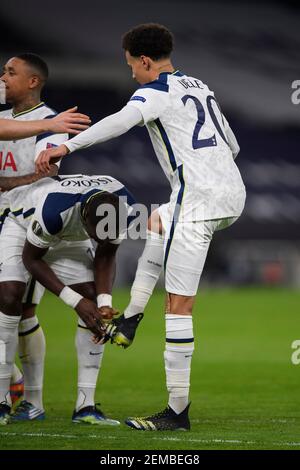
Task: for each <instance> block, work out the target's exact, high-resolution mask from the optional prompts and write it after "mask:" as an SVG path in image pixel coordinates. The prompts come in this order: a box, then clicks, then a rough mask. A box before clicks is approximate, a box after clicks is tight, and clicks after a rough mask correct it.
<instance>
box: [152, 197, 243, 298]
mask: <svg viewBox="0 0 300 470" xmlns="http://www.w3.org/2000/svg"><path fill="white" fill-rule="evenodd" d="M158 212H159V215H160V218H161V222H162V226H163V229H164V233H165V243H164V266H165V287H166V291H167V292H168V293H170V294H177V295H185V296H189V297H191V296H194V295H196V294H197V290H198V286H199V282H200V278H201V274H202V271H203V267H204V264H205V260H206V256H207V253H208V249H209V245H210V242H211V240H212V237H213V234H214V232H215V231H217V230H222V229H224V228H226V227H229V225H232V224H233V223H234V222H235V221H236V220H237V219H238V217H227V218H224V219H215V220H203V221H195V222H177V223H176V222H174V221H173V218H172V214H170V207H169V204H163V205H162V206H160V207H159V208H158Z"/></svg>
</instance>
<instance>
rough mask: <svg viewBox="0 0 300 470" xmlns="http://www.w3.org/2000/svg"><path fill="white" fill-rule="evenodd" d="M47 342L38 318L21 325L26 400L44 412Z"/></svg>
mask: <svg viewBox="0 0 300 470" xmlns="http://www.w3.org/2000/svg"><path fill="white" fill-rule="evenodd" d="M45 352H46V341H45V336H44V333H43V330H42V328H41V326H40V325H39V321H38V318H37V317H36V316H34V317H31V318H27V319H26V320H23V321H21V322H20V325H19V357H20V361H21V364H22V368H23V373H24V400H26V401H28V402H29V403H32V405H33V406H36V407H37V408H39V409H40V410H43V378H44V360H45Z"/></svg>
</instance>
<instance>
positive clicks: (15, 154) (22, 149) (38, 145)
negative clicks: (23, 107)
mask: <svg viewBox="0 0 300 470" xmlns="http://www.w3.org/2000/svg"><path fill="white" fill-rule="evenodd" d="M55 115H56V112H55V111H53V109H51V108H49V107H48V106H47V105H46V104H45V103H43V102H42V103H40V104H38V105H37V106H35V107H34V108H32V109H29V110H27V111H23V112H22V113H18V114H14V113H13V110H12V109H9V110H7V111H2V112H0V118H2V119H16V120H18V121H33V120H38V119H49V118H51V117H54V116H55ZM66 138H68V134H53V133H52V132H49V133H48V132H47V133H44V134H40V135H38V136H35V137H28V138H27V139H19V140H11V141H0V176H23V175H27V174H30V173H34V171H35V167H34V162H35V159H36V158H37V156H38V155H39V153H40V152H41V151H42V150H45V149H46V148H49V147H52V146H56V145H60V144H61V143H62V142H64V141H65V140H66Z"/></svg>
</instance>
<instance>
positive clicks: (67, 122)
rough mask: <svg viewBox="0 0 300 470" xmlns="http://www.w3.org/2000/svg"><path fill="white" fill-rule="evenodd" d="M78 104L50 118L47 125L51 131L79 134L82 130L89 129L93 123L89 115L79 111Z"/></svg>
mask: <svg viewBox="0 0 300 470" xmlns="http://www.w3.org/2000/svg"><path fill="white" fill-rule="evenodd" d="M76 111H77V106H74V108H70V109H67V111H64V112H62V113H60V114H58V116H56V117H54V118H52V119H49V120H48V123H47V127H48V129H49V132H53V133H55V134H79V133H80V132H82V131H84V130H85V129H88V127H89V125H90V124H91V120H90V118H89V116H86V115H85V114H81V113H77V112H76Z"/></svg>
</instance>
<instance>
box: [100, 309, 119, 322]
mask: <svg viewBox="0 0 300 470" xmlns="http://www.w3.org/2000/svg"><path fill="white" fill-rule="evenodd" d="M99 312H100V314H101V317H102V320H103V322H104V323H109V322H110V321H111V320H112V319H113V317H114V316H115V315H119V313H120V312H119V310H115V309H114V308H112V307H107V306H103V307H100V308H99Z"/></svg>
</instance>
